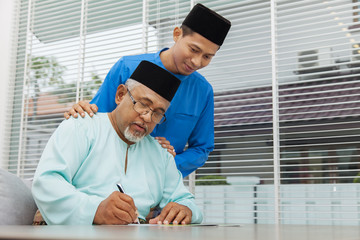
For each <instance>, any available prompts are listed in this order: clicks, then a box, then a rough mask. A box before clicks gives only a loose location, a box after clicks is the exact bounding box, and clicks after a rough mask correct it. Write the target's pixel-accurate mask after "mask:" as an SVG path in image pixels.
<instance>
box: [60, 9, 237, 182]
mask: <svg viewBox="0 0 360 240" xmlns="http://www.w3.org/2000/svg"><path fill="white" fill-rule="evenodd" d="M230 26H231V23H230V21H229V20H227V19H225V18H224V17H222V16H220V15H219V14H217V13H216V12H214V11H212V10H211V9H209V8H207V7H205V6H204V5H202V4H197V5H196V6H195V7H194V8H193V9H192V10H191V11H190V13H189V14H188V16H187V17H186V18H185V20H184V21H183V23H182V26H181V27H180V28H179V27H176V28H175V29H174V32H173V39H174V41H175V44H174V45H173V46H172V47H171V48H170V49H168V48H164V49H162V50H161V51H159V52H157V53H150V54H141V55H136V56H125V57H122V58H121V59H120V60H119V61H118V62H117V63H115V65H114V66H113V67H112V68H111V70H110V71H109V73H108V75H107V76H106V78H105V80H104V83H103V84H102V86H101V87H100V89H99V91H98V92H97V94H96V95H95V97H94V99H93V100H92V101H91V103H92V105H90V104H88V103H86V102H84V101H81V102H79V104H75V105H74V106H73V108H72V109H71V110H70V111H69V113H65V114H64V116H65V117H66V118H68V117H70V115H72V116H74V117H77V114H76V112H79V113H80V114H83V113H84V110H85V111H86V112H88V113H89V114H90V116H91V114H93V112H96V111H97V108H99V112H108V111H112V110H113V109H114V108H115V107H116V104H115V102H114V96H115V92H116V89H117V87H118V86H119V85H120V84H123V83H124V82H125V81H126V80H127V79H128V78H129V76H130V75H131V74H132V72H133V71H134V70H135V68H136V67H137V65H138V64H139V62H140V61H142V60H147V61H150V62H152V63H155V64H156V65H158V66H160V67H162V68H164V69H167V70H168V71H170V72H171V73H173V74H175V76H176V77H177V78H179V79H180V80H181V85H180V87H179V89H178V91H177V93H176V95H175V97H174V99H173V100H172V102H171V106H170V107H169V109H168V111H167V119H166V121H165V122H164V123H163V124H159V125H157V126H156V127H155V129H154V131H153V132H152V133H151V135H152V136H157V137H163V138H161V139H160V143H164V144H166V145H165V147H168V148H170V149H171V150H172V149H173V147H174V148H175V151H176V157H175V161H176V165H177V167H178V169H179V170H180V171H181V173H182V174H183V177H186V176H187V175H189V174H190V173H191V172H193V171H195V170H196V169H197V168H199V167H201V166H202V165H204V163H205V161H206V160H207V158H208V155H209V153H210V152H211V151H212V150H213V149H214V96H213V95H214V94H213V89H212V87H211V85H210V84H209V83H208V82H207V81H206V79H205V78H204V77H203V76H202V75H201V74H200V73H198V72H197V70H199V69H201V68H204V67H206V66H207V65H208V64H209V63H210V61H211V59H212V57H214V56H215V54H216V52H217V51H218V50H219V48H220V46H221V45H222V44H223V42H224V40H225V37H226V35H227V33H228V31H229V29H230ZM154 81H156V80H154ZM164 138H165V139H167V140H168V141H166V140H165V139H164ZM169 144H171V145H172V146H169ZM186 145H187V149H186V150H185V146H186ZM171 152H172V151H171ZM174 155H175V154H174Z"/></svg>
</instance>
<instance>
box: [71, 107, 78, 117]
mask: <svg viewBox="0 0 360 240" xmlns="http://www.w3.org/2000/svg"><path fill="white" fill-rule="evenodd" d="M69 114H70V115H71V116H73V117H74V118H77V117H78V114H77V112H76V111H75V109H74V108H72V109H70V110H69Z"/></svg>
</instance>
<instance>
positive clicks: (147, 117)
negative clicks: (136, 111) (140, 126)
mask: <svg viewBox="0 0 360 240" xmlns="http://www.w3.org/2000/svg"><path fill="white" fill-rule="evenodd" d="M151 115H152V112H151V111H149V112H147V113H145V114H140V117H141V118H142V119H143V120H144V121H145V122H151Z"/></svg>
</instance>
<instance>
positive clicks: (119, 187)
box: [116, 183, 140, 224]
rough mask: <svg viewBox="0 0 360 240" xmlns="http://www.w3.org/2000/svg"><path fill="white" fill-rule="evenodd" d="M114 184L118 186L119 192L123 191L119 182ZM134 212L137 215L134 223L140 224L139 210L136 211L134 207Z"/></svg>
mask: <svg viewBox="0 0 360 240" xmlns="http://www.w3.org/2000/svg"><path fill="white" fill-rule="evenodd" d="M116 186H117V187H118V189H119V191H120V192H121V193H125V191H124V188H123V187H122V186H121V184H120V183H117V184H116ZM125 194H126V193H125ZM135 214H136V217H137V218H136V221H135V223H137V224H140V221H139V212H138V211H137V209H136V211H135Z"/></svg>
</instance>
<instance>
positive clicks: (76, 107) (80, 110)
mask: <svg viewBox="0 0 360 240" xmlns="http://www.w3.org/2000/svg"><path fill="white" fill-rule="evenodd" d="M73 108H74V111H76V112H78V113H79V114H80V116H81V117H85V112H84V109H83V108H82V107H81V106H80V105H79V104H76V105H74V106H73Z"/></svg>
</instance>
